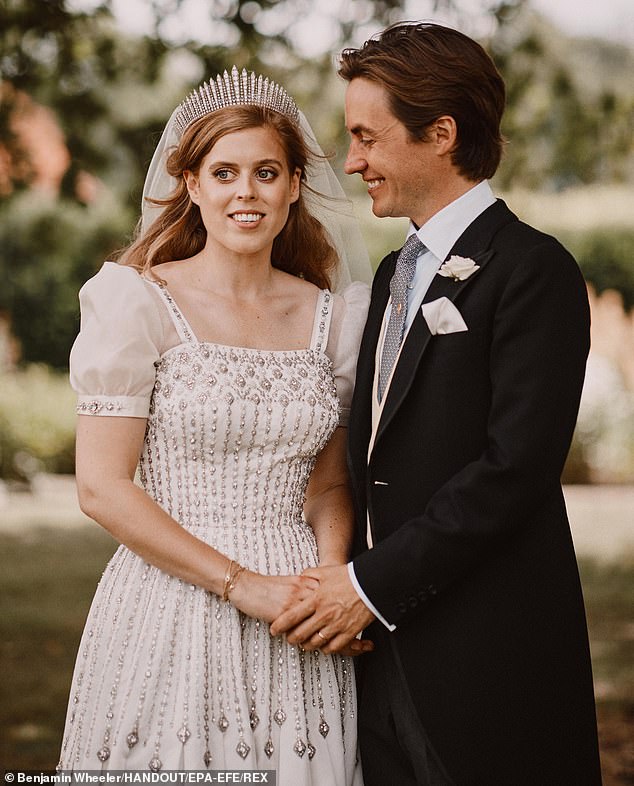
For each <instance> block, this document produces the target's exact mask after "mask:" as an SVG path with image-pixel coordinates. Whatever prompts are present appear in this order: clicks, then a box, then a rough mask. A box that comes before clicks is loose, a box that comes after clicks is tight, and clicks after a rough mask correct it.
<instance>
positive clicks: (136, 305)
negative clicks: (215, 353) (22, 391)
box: [70, 262, 163, 418]
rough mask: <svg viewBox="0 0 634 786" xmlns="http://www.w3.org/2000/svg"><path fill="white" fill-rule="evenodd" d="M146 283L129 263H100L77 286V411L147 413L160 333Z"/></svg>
mask: <svg viewBox="0 0 634 786" xmlns="http://www.w3.org/2000/svg"><path fill="white" fill-rule="evenodd" d="M150 286H151V285H150V284H149V283H148V282H146V281H144V280H143V279H142V278H141V276H140V275H139V274H138V273H137V272H136V271H135V270H133V269H132V268H129V267H125V266H122V265H118V264H116V263H114V262H106V263H105V264H104V266H103V267H102V268H101V270H100V271H99V273H97V275H96V276H94V277H93V278H91V279H90V280H89V281H87V282H86V283H85V284H84V286H83V287H82V288H81V290H80V292H79V302H80V306H81V328H80V332H79V335H78V336H77V338H76V340H75V343H74V344H73V348H72V350H71V355H70V382H71V386H72V387H73V389H74V390H75V391H76V392H77V394H78V400H77V412H78V413H79V414H80V415H116V416H119V417H133V418H145V417H147V415H148V412H149V406H150V398H151V396H152V391H153V389H154V381H155V373H156V369H155V365H154V364H155V363H156V361H157V360H158V359H159V357H160V354H161V353H160V350H159V347H160V346H161V344H162V333H163V327H162V323H161V319H160V315H159V313H158V311H157V308H156V303H155V301H154V300H153V298H152V295H151V293H150V291H149V287H150Z"/></svg>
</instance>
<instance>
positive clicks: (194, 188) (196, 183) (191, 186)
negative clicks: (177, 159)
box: [183, 169, 200, 205]
mask: <svg viewBox="0 0 634 786" xmlns="http://www.w3.org/2000/svg"><path fill="white" fill-rule="evenodd" d="M183 178H184V180H185V185H186V186H187V192H188V193H189V198H190V199H191V201H192V202H193V203H194V204H195V205H197V204H198V199H199V195H200V180H199V178H198V175H195V174H194V173H193V172H192V171H191V169H186V170H185V171H184V172H183Z"/></svg>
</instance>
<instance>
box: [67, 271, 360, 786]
mask: <svg viewBox="0 0 634 786" xmlns="http://www.w3.org/2000/svg"><path fill="white" fill-rule="evenodd" d="M153 286H156V287H158V288H159V290H160V292H161V295H162V297H163V299H164V302H165V304H166V306H167V307H168V308H169V309H170V312H171V314H172V315H173V319H174V324H175V326H176V329H177V331H178V333H179V337H180V339H181V341H182V343H181V344H179V345H178V346H176V347H173V348H172V349H170V350H168V351H167V352H165V353H164V354H163V355H162V356H161V357H160V359H159V360H158V361H157V362H156V363H155V366H156V381H155V385H154V392H153V395H152V400H151V404H150V414H149V417H148V426H147V431H146V437H145V443H144V449H143V453H142V457H141V461H140V480H141V483H142V485H143V487H144V488H145V490H146V491H147V492H148V493H149V494H150V495H151V496H152V497H153V498H154V499H155V500H156V501H157V502H158V504H159V505H161V507H163V508H164V509H165V510H166V511H167V512H168V513H170V514H171V515H172V516H173V517H174V518H175V519H177V520H178V521H179V522H181V524H182V526H184V527H185V528H186V529H188V530H190V531H191V532H192V533H193V534H195V535H196V536H197V537H199V538H201V539H202V540H204V541H206V542H207V543H209V544H211V545H212V546H214V547H216V548H218V549H219V550H220V551H221V552H223V553H224V554H226V555H227V556H228V557H230V558H232V559H235V560H237V561H239V562H240V563H241V564H243V565H245V566H246V567H248V568H250V569H252V570H256V571H259V572H262V573H266V574H287V573H300V572H301V571H302V570H304V569H305V568H307V567H309V566H314V565H316V564H317V548H316V543H315V537H314V534H313V531H312V529H311V528H310V526H309V525H308V524H307V523H306V522H305V521H304V520H303V516H302V508H303V501H304V493H305V490H306V485H307V482H308V477H309V475H310V472H311V470H312V468H313V465H314V461H315V458H316V455H317V454H318V452H319V451H320V449H321V448H322V447H323V446H324V445H325V444H326V442H327V441H328V439H329V438H330V436H331V435H332V433H333V432H334V429H335V428H336V426H337V424H338V421H339V399H338V397H337V392H336V388H335V384H334V377H333V370H332V364H331V361H330V359H329V358H328V356H327V355H326V354H325V351H324V350H325V346H326V342H327V338H328V330H329V323H330V316H331V307H332V300H333V298H332V295H331V294H330V293H329V292H328V291H323V292H321V293H320V296H319V301H318V307H317V312H316V318H315V325H314V329H313V336H312V339H311V344H310V348H309V349H305V350H288V351H269V350H256V349H245V348H237V347H230V346H220V345H216V344H210V343H204V342H198V341H197V340H196V338H195V336H194V334H193V333H192V331H191V328H190V327H189V325H188V324H187V322H186V320H185V318H184V316H183V315H182V313H181V312H180V311H179V309H178V308H177V306H176V304H175V303H174V301H173V300H172V298H171V296H170V294H169V292H168V291H167V289H166V288H165V287H164V286H162V285H161V284H158V283H156V284H153ZM100 403H102V404H103V402H100ZM84 406H85V405H84ZM79 411H80V412H82V411H84V412H85V411H86V410H85V409H84V410H82V409H81V405H80V408H79ZM70 695H71V698H70V705H69V709H68V715H67V719H66V728H65V733H64V741H63V747H62V755H61V761H60V763H59V765H58V767H59V769H61V770H65V771H66V770H77V769H97V768H99V767H102V768H104V769H123V770H125V769H127V770H140V769H150V770H154V771H160V770H174V769H185V770H188V769H189V770H202V769H205V768H206V767H207V768H210V769H225V768H226V769H255V768H258V769H274V770H276V771H277V783H278V786H284V785H285V784H286V786H291V784H292V786H300V785H301V784H306V785H308V784H320V785H321V784H337V786H339V785H341V786H348V785H350V784H355V786H360V784H361V773H360V767H359V765H358V763H357V742H356V717H355V712H356V703H355V702H356V697H355V686H354V673H353V668H352V663H351V660H350V659H348V658H343V657H341V656H326V655H322V654H321V653H318V652H310V653H309V652H303V651H301V650H300V649H299V648H297V647H292V646H289V645H288V644H287V643H286V641H285V639H284V638H282V637H277V638H272V637H271V636H270V634H269V626H268V624H267V623H265V622H262V621H259V620H255V619H251V618H250V617H247V616H246V615H244V614H242V613H241V612H239V611H238V610H237V609H236V608H235V607H234V606H233V605H232V604H231V603H229V602H224V601H223V600H222V599H221V598H220V597H218V596H217V595H214V594H213V593H210V592H207V591H205V590H203V589H201V588H200V587H196V586H194V585H190V584H187V583H186V582H184V581H182V580H180V579H178V578H174V577H172V576H170V575H168V574H166V573H164V572H162V571H161V570H159V569H158V568H155V567H153V566H151V565H149V564H147V563H145V562H144V561H143V560H142V559H141V558H140V557H138V556H137V555H136V554H134V553H133V552H131V551H130V550H129V549H127V548H126V547H125V546H120V547H119V548H118V550H117V552H116V553H115V555H114V557H113V558H112V560H111V561H110V563H109V565H108V567H107V569H106V571H105V572H104V575H103V577H102V579H101V582H100V584H99V587H98V588H97V592H96V595H95V598H94V600H93V604H92V607H91V610H90V613H89V616H88V620H87V623H86V627H85V630H84V634H83V637H82V641H81V644H80V648H79V654H78V658H77V663H76V666H75V673H74V677H73V683H72V688H71V694H70Z"/></svg>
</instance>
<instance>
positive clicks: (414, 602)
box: [409, 595, 418, 609]
mask: <svg viewBox="0 0 634 786" xmlns="http://www.w3.org/2000/svg"><path fill="white" fill-rule="evenodd" d="M409 605H410V606H411V607H412V608H413V609H415V608H416V606H418V598H417V597H415V596H414V595H410V596H409Z"/></svg>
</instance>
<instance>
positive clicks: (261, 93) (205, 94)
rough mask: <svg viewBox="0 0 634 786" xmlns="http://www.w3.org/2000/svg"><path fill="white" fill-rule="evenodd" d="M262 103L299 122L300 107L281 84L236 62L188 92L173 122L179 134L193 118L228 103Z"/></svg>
mask: <svg viewBox="0 0 634 786" xmlns="http://www.w3.org/2000/svg"><path fill="white" fill-rule="evenodd" d="M245 105H246V106H263V107H266V108H268V109H272V110H273V111H275V112H279V113H280V114H282V115H285V116H286V117H288V118H289V120H291V122H292V123H294V124H295V125H299V109H298V108H297V105H296V104H295V101H293V99H292V98H291V97H290V96H289V94H288V93H287V92H286V90H284V88H283V87H281V86H280V85H278V84H277V83H276V82H273V81H272V80H270V79H269V78H268V77H264V76H262V75H259V76H258V75H257V74H255V73H253V71H247V70H246V69H245V68H243V69H242V71H241V72H239V71H238V69H237V68H236V66H233V68H232V69H231V75H229V74H228V73H227V72H226V71H225V72H224V74H223V75H222V76H221V75H220V74H218V76H217V77H216V81H215V82H214V81H213V80H212V79H210V80H209V82H205V83H203V84H202V85H200V87H198V88H196V90H194V91H193V92H192V93H190V94H189V95H188V96H187V98H186V99H185V100H184V101H183V102H182V103H181V104H180V106H179V107H178V109H177V110H176V115H175V117H174V122H175V124H176V128H177V130H178V133H179V136H181V135H182V134H183V132H184V131H185V129H186V128H187V127H188V126H190V125H191V124H192V123H193V122H194V121H195V120H199V119H200V118H201V117H204V116H205V115H208V114H210V113H211V112H216V111H217V110H218V109H224V108H226V107H229V106H245Z"/></svg>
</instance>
